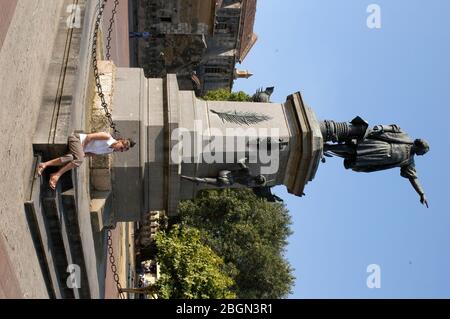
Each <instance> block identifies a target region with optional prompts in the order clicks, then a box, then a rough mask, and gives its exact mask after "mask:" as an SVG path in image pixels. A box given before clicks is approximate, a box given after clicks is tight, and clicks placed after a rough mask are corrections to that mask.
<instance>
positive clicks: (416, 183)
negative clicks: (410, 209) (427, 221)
mask: <svg viewBox="0 0 450 319" xmlns="http://www.w3.org/2000/svg"><path fill="white" fill-rule="evenodd" d="M409 182H410V183H411V185H412V187H414V190H415V191H416V192H417V194H419V196H420V202H421V203H422V204H423V205H425V206H427V208H428V201H427V198H426V197H425V192H424V191H423V188H422V185H420V183H419V180H418V179H417V178H409Z"/></svg>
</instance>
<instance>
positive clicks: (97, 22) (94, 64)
mask: <svg viewBox="0 0 450 319" xmlns="http://www.w3.org/2000/svg"><path fill="white" fill-rule="evenodd" d="M107 2H108V0H99V2H98V12H97V18H96V20H95V26H94V36H93V44H92V67H93V69H94V78H95V86H96V88H97V94H98V96H99V98H100V101H101V104H102V107H103V109H104V111H105V116H106V118H107V119H108V123H109V126H110V127H111V129H112V130H113V136H114V137H118V136H119V134H120V132H119V131H118V130H117V127H116V123H114V121H113V119H112V115H111V112H110V111H109V108H108V103H106V99H105V94H104V93H103V88H102V84H101V82H100V72H99V70H98V60H97V46H98V31H99V29H100V24H101V22H102V17H103V12H104V10H105V5H106V3H107ZM118 5H119V0H115V1H114V7H113V10H112V16H111V19H110V20H109V28H108V36H107V38H106V59H107V60H110V59H111V39H112V30H113V26H114V18H115V16H116V13H117V6H118ZM107 244H108V255H109V263H110V264H111V271H112V273H113V279H114V282H115V283H116V287H117V292H118V293H119V298H120V299H125V294H124V293H123V292H122V285H121V284H120V278H119V274H118V273H117V266H116V259H115V257H114V249H113V245H112V244H113V243H112V232H111V230H108V232H107Z"/></svg>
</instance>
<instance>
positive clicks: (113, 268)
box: [107, 229, 125, 299]
mask: <svg viewBox="0 0 450 319" xmlns="http://www.w3.org/2000/svg"><path fill="white" fill-rule="evenodd" d="M107 236H108V241H107V243H108V255H109V263H110V264H111V271H112V273H113V279H114V281H115V283H116V287H117V292H118V293H119V298H120V299H125V294H124V293H123V292H122V285H121V284H120V278H119V274H118V273H117V266H116V259H115V258H114V249H113V246H112V232H111V230H109V229H108V232H107Z"/></svg>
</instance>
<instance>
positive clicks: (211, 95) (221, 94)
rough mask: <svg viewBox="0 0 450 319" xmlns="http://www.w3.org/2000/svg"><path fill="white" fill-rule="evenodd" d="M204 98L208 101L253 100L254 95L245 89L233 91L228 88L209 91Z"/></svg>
mask: <svg viewBox="0 0 450 319" xmlns="http://www.w3.org/2000/svg"><path fill="white" fill-rule="evenodd" d="M202 98H203V99H204V100H206V101H235V102H249V101H251V100H252V97H251V96H250V95H248V94H247V93H245V92H243V91H239V92H231V91H230V90H227V89H217V90H213V91H209V92H208V93H207V94H206V95H204V96H203V97H202Z"/></svg>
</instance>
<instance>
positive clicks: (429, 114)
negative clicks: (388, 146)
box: [234, 0, 450, 298]
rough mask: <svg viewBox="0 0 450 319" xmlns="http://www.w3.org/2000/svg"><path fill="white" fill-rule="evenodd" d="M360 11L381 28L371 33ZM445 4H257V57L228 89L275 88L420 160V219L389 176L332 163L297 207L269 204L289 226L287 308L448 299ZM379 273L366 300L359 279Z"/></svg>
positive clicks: (449, 114)
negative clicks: (418, 150)
mask: <svg viewBox="0 0 450 319" xmlns="http://www.w3.org/2000/svg"><path fill="white" fill-rule="evenodd" d="M370 4H378V5H379V6H380V8H381V19H382V20H381V23H382V25H381V29H369V28H368V27H367V25H366V19H367V17H368V16H369V13H367V12H366V9H367V7H368V6H369V5H370ZM449 14H450V1H446V0H428V1H425V0H422V1H419V0H396V1H392V0H390V1H388V0H378V1H364V0H341V1H335V0H314V1H312V0H308V1H306V0H283V1H279V0H260V1H258V10H257V17H256V25H255V31H256V33H258V35H259V40H258V43H257V44H256V46H255V47H254V48H253V49H252V51H251V52H250V54H249V55H248V56H247V58H246V60H245V61H244V63H243V64H242V65H241V66H240V68H241V69H248V70H249V71H252V72H253V73H255V75H254V76H253V77H252V78H250V79H248V80H238V81H236V82H235V86H234V90H244V91H246V92H249V93H253V92H254V91H255V90H256V89H257V88H259V87H262V86H271V85H274V86H275V87H276V88H275V93H274V95H273V96H272V100H273V101H274V102H284V101H285V99H286V96H288V95H289V94H292V93H294V92H296V91H301V92H302V94H303V96H304V99H305V101H306V103H308V104H309V105H310V106H311V107H312V108H313V109H314V110H315V112H316V114H317V116H318V117H319V118H320V119H333V120H338V121H350V120H351V119H352V118H353V117H354V116H356V115H360V116H361V117H363V118H364V119H366V120H367V121H368V122H369V123H370V125H376V124H392V123H396V124H398V125H400V126H401V127H402V128H403V129H404V130H406V131H407V132H408V133H409V134H410V135H411V137H413V138H418V137H421V138H425V139H427V140H428V141H429V143H430V145H431V150H430V152H429V153H428V154H427V155H426V156H423V157H418V158H417V159H416V166H417V170H418V173H419V178H420V181H421V183H422V185H423V187H424V188H425V191H426V193H427V196H428V199H429V203H430V208H429V209H426V208H425V207H424V206H422V205H421V204H420V203H419V197H418V195H416V193H415V191H414V190H413V188H412V187H411V186H410V184H409V182H408V181H407V180H406V179H404V178H402V177H400V175H399V170H398V169H393V170H388V171H384V172H378V173H372V174H364V173H356V172H352V171H349V170H345V169H344V168H343V165H342V161H341V160H340V159H337V158H331V159H328V160H327V163H326V164H322V165H321V167H320V168H319V171H318V173H317V176H316V179H315V180H314V181H313V182H312V183H310V184H308V186H307V188H306V195H307V196H306V197H303V198H296V197H294V196H292V195H289V194H287V192H286V190H285V188H284V187H278V188H276V193H277V194H278V195H279V196H281V197H282V198H284V199H285V202H286V204H287V206H288V208H289V210H290V212H291V214H292V217H293V222H294V224H293V230H294V234H293V235H292V236H291V237H290V238H289V241H290V244H289V247H288V251H287V253H286V254H287V258H288V259H289V261H290V262H291V264H292V266H293V267H294V268H295V275H296V277H297V280H296V285H295V288H294V292H293V294H292V295H291V298H450V249H449V243H450V231H449V230H450V214H449V209H448V203H449V200H450V193H449V187H448V183H449V181H450V173H449V169H448V166H447V165H446V164H447V163H448V159H449V158H450V151H449V147H448V145H449V143H448V140H447V138H446V136H447V135H448V132H447V130H446V127H447V126H448V125H447V123H448V121H449V119H450V110H449V100H450V86H449V85H450V41H449V39H450V19H449V18H448V15H449ZM370 264H378V265H380V267H381V288H379V289H369V288H367V286H366V278H367V276H368V275H369V274H368V273H367V272H366V268H367V266H368V265H370Z"/></svg>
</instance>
